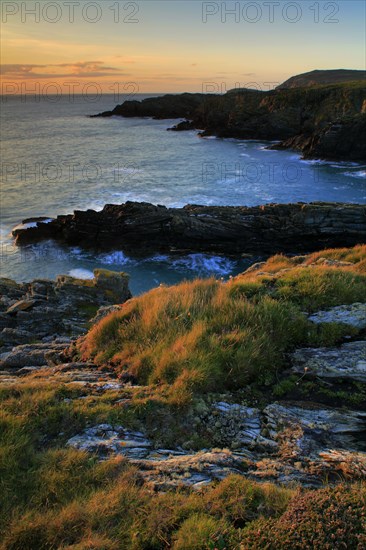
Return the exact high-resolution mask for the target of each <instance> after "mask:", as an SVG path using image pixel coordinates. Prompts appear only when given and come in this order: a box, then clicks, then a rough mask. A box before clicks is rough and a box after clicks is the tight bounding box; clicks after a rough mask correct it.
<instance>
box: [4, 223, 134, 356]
mask: <svg viewBox="0 0 366 550" xmlns="http://www.w3.org/2000/svg"><path fill="white" fill-rule="evenodd" d="M47 225H49V224H47ZM128 281H129V278H128V276H127V275H125V274H124V273H117V272H112V271H106V270H100V269H99V270H95V272H94V279H92V280H88V281H84V280H80V279H75V278H73V277H69V276H66V275H60V276H59V277H57V280H56V281H55V282H54V281H47V280H35V281H33V282H31V283H22V284H18V283H16V282H14V281H10V280H9V279H0V295H1V300H0V331H1V332H0V340H1V344H2V347H3V350H4V351H9V350H10V349H11V348H12V347H13V346H14V345H21V344H26V343H29V342H30V341H43V342H45V343H46V342H47V340H48V341H54V340H56V343H60V340H59V339H60V337H61V338H68V339H69V340H68V342H69V341H70V337H75V336H80V335H82V334H83V333H85V331H86V330H87V328H88V321H89V319H90V318H91V317H92V316H93V315H94V314H95V312H96V311H97V309H98V307H99V306H109V305H110V304H114V303H117V304H121V303H123V302H125V301H126V300H128V299H129V298H130V297H131V293H130V291H129V288H128ZM115 307H117V306H115Z"/></svg>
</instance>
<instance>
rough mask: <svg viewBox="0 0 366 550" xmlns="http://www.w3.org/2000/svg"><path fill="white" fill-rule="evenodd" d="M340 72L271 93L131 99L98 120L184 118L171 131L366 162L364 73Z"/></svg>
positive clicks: (298, 80)
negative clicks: (266, 143)
mask: <svg viewBox="0 0 366 550" xmlns="http://www.w3.org/2000/svg"><path fill="white" fill-rule="evenodd" d="M325 72H328V71H325ZM336 72H337V71H336ZM315 73H317V71H315ZM338 73H341V74H338V75H336V76H335V77H334V76H333V77H330V76H329V75H327V76H325V77H324V78H323V79H322V78H321V76H319V74H316V75H314V76H313V77H312V73H309V74H305V75H298V76H297V77H295V79H296V81H295V80H294V81H293V82H292V81H291V79H290V80H289V81H287V83H284V85H283V86H279V87H278V88H276V89H275V90H271V91H259V90H253V89H246V88H243V89H233V90H230V91H228V92H227V93H226V94H224V95H214V94H178V95H165V96H162V97H154V98H147V99H144V100H142V101H126V102H125V103H123V104H122V105H118V106H117V107H116V108H115V109H114V110H112V111H107V112H104V113H100V114H99V115H95V116H102V117H108V116H123V117H145V116H148V117H153V118H158V119H161V118H166V119H168V118H181V119H185V120H184V121H183V122H181V123H179V124H177V125H176V126H174V127H173V128H171V129H172V130H191V129H197V130H201V131H202V132H201V134H200V135H202V136H212V135H215V136H218V137H231V138H238V139H260V140H277V141H280V143H279V144H276V145H273V146H272V147H271V148H279V149H288V148H290V149H295V150H298V151H301V152H302V154H303V155H304V157H305V158H322V159H330V160H352V161H353V160H356V161H365V160H366V145H365V143H366V139H365V136H366V115H365V111H364V109H365V100H366V85H365V76H364V75H365V72H364V71H341V72H339V71H338ZM302 77H304V78H303V79H302ZM346 78H348V79H349V80H348V81H345V79H346ZM314 79H315V80H314ZM352 80H356V81H352ZM296 83H297V84H296ZM299 83H300V85H299ZM314 84H315V85H314ZM316 84H318V85H316Z"/></svg>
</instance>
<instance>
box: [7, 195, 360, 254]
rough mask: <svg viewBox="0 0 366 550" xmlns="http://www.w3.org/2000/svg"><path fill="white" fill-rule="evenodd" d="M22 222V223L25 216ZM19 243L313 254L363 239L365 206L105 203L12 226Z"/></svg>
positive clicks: (147, 251) (132, 250) (145, 250)
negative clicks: (100, 207) (97, 207)
mask: <svg viewBox="0 0 366 550" xmlns="http://www.w3.org/2000/svg"><path fill="white" fill-rule="evenodd" d="M25 222H27V220H25ZM13 235H14V237H15V238H16V242H17V244H18V245H24V244H27V243H31V242H38V241H42V240H45V239H55V240H57V241H59V242H61V243H65V244H67V245H78V246H82V247H84V248H97V249H105V250H107V249H114V250H118V249H120V250H124V251H128V252H130V253H135V254H136V253H137V254H139V253H142V254H151V253H155V252H157V251H166V252H167V251H168V252H169V251H183V250H184V251H194V252H215V253H220V252H223V253H227V254H230V253H232V254H238V253H253V252H254V253H258V252H259V253H263V254H265V253H275V252H283V251H290V252H294V251H298V252H299V251H311V250H319V249H320V248H323V247H325V246H329V247H334V246H352V245H355V244H358V243H360V242H365V239H366V207H365V206H364V205H357V204H337V203H310V204H303V203H298V204H269V205H264V206H256V207H231V206H228V207H222V206H212V207H211V206H197V205H187V206H185V207H184V208H166V207H165V206H154V205H152V204H148V203H134V202H127V203H126V204H122V205H113V204H109V205H106V206H105V207H104V208H103V210H102V211H101V212H96V211H94V210H87V211H75V212H74V214H71V215H68V216H58V218H57V219H55V220H53V221H51V222H49V223H44V222H42V221H39V222H38V223H37V224H36V226H35V227H34V224H33V225H32V227H29V226H27V225H25V226H24V228H22V227H18V228H17V229H15V230H14V231H13Z"/></svg>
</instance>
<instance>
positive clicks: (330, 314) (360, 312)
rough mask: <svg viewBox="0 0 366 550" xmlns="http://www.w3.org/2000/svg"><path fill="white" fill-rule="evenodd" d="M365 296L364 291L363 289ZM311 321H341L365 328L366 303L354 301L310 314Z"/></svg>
mask: <svg viewBox="0 0 366 550" xmlns="http://www.w3.org/2000/svg"><path fill="white" fill-rule="evenodd" d="M365 296H366V291H365ZM309 321H312V322H313V323H343V324H345V325H350V326H351V327H355V328H358V329H364V328H366V304H362V303H356V304H350V305H344V306H337V307H333V308H331V309H328V310H326V311H318V312H317V313H314V315H310V317H309Z"/></svg>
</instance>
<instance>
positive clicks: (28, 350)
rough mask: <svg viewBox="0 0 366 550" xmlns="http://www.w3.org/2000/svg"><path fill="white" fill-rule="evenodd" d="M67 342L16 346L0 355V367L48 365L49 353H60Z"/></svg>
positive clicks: (16, 367) (18, 367)
mask: <svg viewBox="0 0 366 550" xmlns="http://www.w3.org/2000/svg"><path fill="white" fill-rule="evenodd" d="M67 348H68V344H53V345H51V344H29V345H23V346H17V347H15V348H14V349H13V350H12V351H10V352H8V353H2V354H1V355H0V368H1V369H7V368H13V369H21V368H23V367H41V366H45V365H49V361H48V357H49V354H52V355H51V356H52V357H53V356H54V354H55V353H56V354H59V355H60V354H62V352H63V351H65V350H66V349H67Z"/></svg>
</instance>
